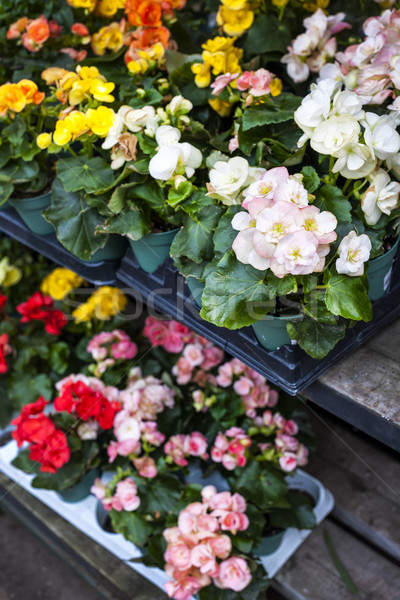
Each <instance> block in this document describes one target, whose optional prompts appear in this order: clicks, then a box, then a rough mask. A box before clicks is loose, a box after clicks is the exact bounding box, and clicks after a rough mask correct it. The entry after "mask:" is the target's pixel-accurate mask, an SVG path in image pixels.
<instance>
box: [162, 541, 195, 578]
mask: <svg viewBox="0 0 400 600" xmlns="http://www.w3.org/2000/svg"><path fill="white" fill-rule="evenodd" d="M164 559H165V561H166V562H168V563H170V564H171V565H172V566H173V567H175V568H176V569H180V570H182V571H183V570H186V569H189V568H190V567H191V566H192V560H191V551H190V550H189V548H188V547H187V546H186V545H185V544H171V545H168V547H167V549H166V551H165V554H164Z"/></svg>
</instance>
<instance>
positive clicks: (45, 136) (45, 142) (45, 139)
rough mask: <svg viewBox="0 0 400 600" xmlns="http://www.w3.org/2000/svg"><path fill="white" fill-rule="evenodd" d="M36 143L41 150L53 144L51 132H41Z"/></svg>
mask: <svg viewBox="0 0 400 600" xmlns="http://www.w3.org/2000/svg"><path fill="white" fill-rule="evenodd" d="M36 144H37V145H38V147H39V148H40V149H41V150H46V148H48V147H49V146H50V144H51V133H40V134H39V135H38V136H37V138H36Z"/></svg>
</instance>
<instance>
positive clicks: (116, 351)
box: [111, 340, 138, 360]
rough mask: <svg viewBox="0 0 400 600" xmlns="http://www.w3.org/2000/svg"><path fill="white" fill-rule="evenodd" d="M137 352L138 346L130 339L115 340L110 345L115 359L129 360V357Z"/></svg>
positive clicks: (132, 356)
mask: <svg viewBox="0 0 400 600" xmlns="http://www.w3.org/2000/svg"><path fill="white" fill-rule="evenodd" d="M137 353H138V347H137V346H136V344H135V343H134V342H131V341H130V340H124V341H121V342H117V343H116V344H113V345H112V346H111V354H112V355H113V357H114V358H116V359H126V360H130V359H131V358H134V357H135V356H136V354H137Z"/></svg>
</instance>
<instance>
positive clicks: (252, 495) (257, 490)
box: [235, 461, 290, 512]
mask: <svg viewBox="0 0 400 600" xmlns="http://www.w3.org/2000/svg"><path fill="white" fill-rule="evenodd" d="M287 490H288V485H287V483H286V481H285V476H284V475H283V473H281V472H279V471H278V470H275V469H273V468H270V467H268V466H267V465H266V464H265V463H264V464H263V465H261V463H259V462H256V461H253V462H251V463H250V464H248V465H246V468H245V469H241V470H240V475H239V477H238V478H237V480H236V482H235V491H237V492H239V494H243V495H244V496H245V498H246V499H247V500H249V501H251V502H252V503H253V504H254V505H255V506H256V507H257V508H258V509H259V510H261V511H262V512H264V511H266V510H269V509H271V508H272V507H273V506H276V507H282V508H287V507H290V504H289V503H288V501H287V500H286V495H287Z"/></svg>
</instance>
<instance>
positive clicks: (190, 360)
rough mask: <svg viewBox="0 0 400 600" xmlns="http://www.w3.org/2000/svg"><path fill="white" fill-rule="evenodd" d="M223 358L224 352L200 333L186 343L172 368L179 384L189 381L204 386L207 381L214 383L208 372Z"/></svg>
mask: <svg viewBox="0 0 400 600" xmlns="http://www.w3.org/2000/svg"><path fill="white" fill-rule="evenodd" d="M223 359H224V352H223V350H221V349H220V348H217V346H214V344H212V342H210V341H209V340H206V339H205V338H203V337H201V336H200V335H195V338H194V339H193V341H192V343H189V344H187V345H186V346H185V347H184V349H183V352H182V356H180V358H179V359H178V362H177V363H176V365H174V366H173V368H172V374H173V375H175V377H176V381H177V383H179V385H186V384H187V383H189V382H190V381H193V382H194V383H197V384H198V385H200V386H204V385H205V384H206V383H207V382H210V383H212V384H214V383H215V378H214V376H213V375H211V374H210V373H209V371H211V370H212V369H213V368H214V367H217V366H218V365H219V364H221V362H222V361H223Z"/></svg>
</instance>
